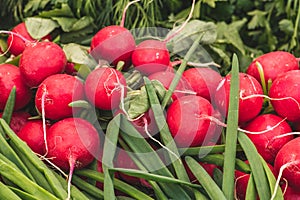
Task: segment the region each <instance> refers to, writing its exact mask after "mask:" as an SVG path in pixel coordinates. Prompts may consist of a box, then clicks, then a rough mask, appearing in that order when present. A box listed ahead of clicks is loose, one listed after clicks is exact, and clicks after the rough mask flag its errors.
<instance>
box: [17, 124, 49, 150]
mask: <svg viewBox="0 0 300 200" xmlns="http://www.w3.org/2000/svg"><path fill="white" fill-rule="evenodd" d="M49 128H50V124H48V123H47V124H46V131H47V130H49ZM17 135H18V136H19V138H21V139H22V140H23V141H24V142H26V143H27V145H28V146H29V147H30V148H31V149H32V151H34V152H35V153H37V154H40V155H44V154H45V153H46V148H45V139H44V130H43V121H42V120H31V121H28V122H27V123H26V124H25V125H24V126H23V128H22V129H21V130H20V131H19V132H18V134H17Z"/></svg>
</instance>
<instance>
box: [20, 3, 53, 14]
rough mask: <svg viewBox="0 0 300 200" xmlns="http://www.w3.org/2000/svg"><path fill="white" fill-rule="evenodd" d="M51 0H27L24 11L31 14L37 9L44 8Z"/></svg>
mask: <svg viewBox="0 0 300 200" xmlns="http://www.w3.org/2000/svg"><path fill="white" fill-rule="evenodd" d="M50 2H51V0H29V1H28V2H27V4H26V5H25V8H24V13H26V14H29V15H32V13H33V12H35V11H37V10H38V9H44V8H45V6H46V5H47V4H49V3H50Z"/></svg>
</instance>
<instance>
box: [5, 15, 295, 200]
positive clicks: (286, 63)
mask: <svg viewBox="0 0 300 200" xmlns="http://www.w3.org/2000/svg"><path fill="white" fill-rule="evenodd" d="M124 16H125V14H124ZM2 33H8V34H9V37H8V40H7V43H8V47H9V48H8V51H9V52H10V53H11V55H12V58H18V59H19V60H18V64H17V65H14V64H11V63H13V62H11V63H4V64H0V110H1V112H3V113H1V116H2V114H3V117H2V118H3V120H2V121H1V129H0V130H1V133H2V135H3V136H5V137H3V138H6V139H7V140H8V144H11V145H12V149H14V150H15V151H16V154H18V153H20V152H18V151H20V149H18V148H16V147H15V146H18V145H19V143H18V141H17V140H18V139H17V138H11V137H13V132H14V133H15V134H16V135H17V136H18V137H19V138H20V139H21V140H23V141H24V142H25V143H26V145H28V147H30V149H31V150H32V152H34V153H32V154H36V156H37V158H39V159H40V160H43V161H44V162H43V163H46V165H47V166H48V167H49V168H54V171H56V172H57V171H58V172H59V174H62V175H66V174H65V173H68V184H67V189H66V193H64V192H62V193H60V192H59V191H58V192H57V191H56V190H55V189H53V188H50V189H49V190H48V191H49V192H50V193H51V195H50V194H49V196H39V197H37V198H46V197H47V198H50V197H51V198H53V199H55V198H57V199H61V198H62V197H64V198H68V199H71V198H74V199H75V198H76V196H72V195H79V193H76V191H75V189H73V190H72V188H71V183H72V184H74V185H76V186H78V188H80V189H82V191H84V192H83V194H80V195H83V196H84V195H86V199H89V198H90V199H97V197H99V198H104V197H106V198H107V197H112V195H116V196H123V195H125V196H131V197H133V198H140V199H146V198H148V199H151V198H155V199H160V198H162V199H163V197H164V195H165V197H166V198H176V195H178V194H177V193H174V194H172V192H170V191H171V190H173V189H174V190H178V191H177V192H178V193H180V192H181V193H180V194H181V196H180V197H179V196H178V198H180V199H182V198H186V197H190V199H193V198H196V196H197V195H200V194H198V192H200V193H201V195H203V197H205V198H211V199H213V198H214V197H215V196H214V195H215V194H212V193H211V192H209V189H208V188H207V185H206V182H205V181H203V179H202V178H201V176H200V175H199V174H200V172H199V173H197V172H195V171H197V170H195V169H198V166H194V163H193V161H191V160H190V156H193V157H194V160H196V161H197V162H198V163H199V166H200V165H201V166H202V167H203V169H206V170H207V172H208V173H209V174H210V176H211V177H212V179H214V180H215V181H216V180H217V179H216V176H217V174H218V173H219V175H220V174H222V170H223V168H222V166H223V164H222V161H221V160H220V159H219V160H216V159H213V156H215V157H216V158H218V157H220V156H221V157H222V153H223V152H224V151H220V152H217V153H215V154H213V153H210V152H209V151H210V150H213V149H215V148H217V147H221V146H222V147H224V146H225V145H224V144H225V143H224V140H225V138H226V134H225V130H226V128H227V123H228V121H227V119H228V118H227V117H228V116H229V115H230V112H231V111H230V110H229V104H230V102H229V99H230V91H231V88H232V87H231V80H232V79H233V78H234V77H232V75H233V74H231V73H230V74H227V75H224V76H221V74H220V73H218V70H217V69H216V68H213V67H210V66H207V67H202V68H199V67H198V68H197V67H193V66H191V65H189V62H188V61H189V60H188V55H189V54H192V53H193V52H192V51H193V50H195V49H193V46H192V47H191V49H190V51H188V53H187V56H186V57H184V58H181V60H180V61H179V63H181V64H180V66H179V67H178V66H176V64H174V63H178V60H174V57H175V56H173V57H172V53H171V52H169V50H168V48H167V43H168V42H169V41H170V40H171V39H172V37H173V35H171V37H169V38H164V39H162V40H158V39H144V40H143V41H140V40H139V43H137V41H138V40H137V38H135V37H134V36H133V34H132V33H131V32H130V31H129V30H128V29H126V28H125V27H124V21H123V20H122V23H121V25H120V26H118V25H112V26H107V27H104V28H103V29H101V30H99V32H97V33H96V34H95V36H94V37H93V38H92V40H91V44H90V47H89V49H88V50H87V51H86V52H85V53H86V55H88V54H89V55H90V56H87V57H86V58H87V59H90V60H93V61H94V62H93V63H94V65H93V66H89V65H91V64H89V65H78V64H77V63H73V62H72V60H70V59H69V60H68V58H67V55H66V52H65V51H64V49H63V45H62V46H60V45H59V44H56V43H54V42H52V41H51V36H50V35H47V36H45V37H43V38H40V40H35V39H33V38H31V36H30V35H29V33H28V32H27V30H26V26H25V23H21V24H19V25H18V26H16V27H15V28H14V29H12V31H11V32H9V31H7V32H3V31H2ZM175 34H180V32H175ZM194 45H198V44H197V42H195V43H194ZM298 61H299V60H298V59H297V58H295V57H294V56H293V55H292V54H290V53H288V52H284V51H275V52H270V53H266V54H264V55H262V56H260V57H258V58H256V59H254V60H253V62H252V63H251V64H250V65H249V67H248V68H247V71H246V72H239V74H238V77H236V78H237V79H238V81H239V86H238V88H239V90H238V96H236V97H235V99H236V101H238V111H237V112H238V130H237V131H239V132H238V133H237V134H246V135H247V137H248V138H249V139H250V140H251V142H252V143H253V144H254V145H255V147H256V150H257V152H258V153H259V154H260V156H261V157H262V158H263V160H264V162H265V163H267V164H268V166H269V167H270V169H271V171H272V172H273V174H274V177H275V178H276V179H277V181H276V184H275V185H272V187H271V189H272V188H273V189H274V188H275V189H274V190H272V192H271V193H270V195H271V196H272V198H273V199H274V198H275V195H276V192H277V191H278V190H282V192H283V193H284V198H285V199H288V200H289V199H300V194H299V189H300V175H299V174H300V139H299V138H297V134H298V133H299V132H298V131H300V128H299V127H300V126H299V123H300V82H299V80H300V70H299V63H298ZM81 70H85V72H84V73H82V71H81ZM13 92H14V93H13ZM12 97H14V98H13V100H11V99H10V98H12ZM12 102H13V103H12ZM6 123H8V124H10V127H11V129H12V130H13V132H11V130H9V129H8V127H6V125H5V124H6ZM8 138H10V139H11V140H12V141H13V142H10V141H9V140H10V139H8ZM14 141H16V143H15V142H14ZM21 144H23V143H21ZM26 145H25V146H26ZM237 145H239V144H237ZM203 147H204V151H205V147H207V149H209V150H208V151H207V152H204V153H203V152H202V150H203ZM22 148H23V147H22ZM24 148H25V147H24ZM193 150H194V152H196V153H193ZM139 151H140V152H139ZM190 152H192V153H190ZM201 152H202V153H201ZM0 153H1V155H2V154H5V150H4V149H3V148H0ZM144 153H150V154H151V155H150V154H149V156H148V154H146V155H144V156H143V155H140V154H144ZM200 154H201V155H200ZM26 155H27V154H26ZM212 155H213V156H212ZM33 156H35V155H33ZM147 156H148V157H147ZM236 156H237V159H238V160H240V161H241V160H242V161H245V163H243V164H240V165H238V166H244V167H245V168H244V170H240V168H236V172H235V180H232V181H233V182H234V183H235V188H234V191H233V192H234V194H235V197H236V198H237V199H245V198H246V199H247V198H249V196H247V192H246V189H247V184H248V182H250V180H252V179H251V177H250V172H251V169H249V165H248V163H249V161H248V160H247V155H244V153H243V151H240V154H237V155H236ZM185 157H186V158H185ZM9 158H10V157H8V158H7V159H9ZM14 158H17V157H14ZM148 158H149V160H151V161H152V160H153V161H155V163H150V162H147V159H148ZM222 158H223V159H225V158H224V157H222ZM0 160H2V161H3V162H4V161H6V160H5V159H3V158H1V159H0ZM2 161H1V162H2ZM10 162H15V159H13V160H10ZM10 162H8V163H10ZM15 164H16V166H17V167H16V168H17V169H21V168H20V166H19V163H18V162H17V163H15ZM27 164H28V163H27ZM27 164H26V165H27ZM250 164H251V163H250ZM28 166H30V164H29V165H28ZM13 167H15V166H13ZM247 167H248V168H247ZM37 168H38V167H37ZM84 169H86V170H94V171H93V172H90V171H84ZM126 169H127V170H126ZM129 169H132V170H131V171H130V170H129ZM200 169H202V168H200ZM246 169H247V170H246ZM81 170H82V171H81ZM74 171H77V173H78V174H77V175H76V176H75V179H74V182H73V179H72V177H73V173H74ZM200 171H201V170H200ZM88 172H89V173H88ZM201 173H202V172H201ZM45 174H46V172H45ZM101 174H102V175H103V176H101ZM0 175H1V177H2V179H1V181H0V182H1V183H4V184H5V185H8V186H9V187H8V188H5V189H3V188H4V186H3V187H2V186H1V187H0V188H2V189H3V190H0V191H1V192H2V191H3V192H4V191H6V192H7V193H5V194H11V193H10V192H8V191H7V190H6V189H9V188H10V187H13V186H15V184H16V183H14V179H13V178H11V179H10V176H9V175H7V174H2V172H1V170H0ZM42 175H44V174H42ZM97 175H98V178H97V177H96V176H97ZM202 175H203V174H202ZM79 177H80V178H79ZM95 177H96V178H95ZM202 177H203V176H202ZM205 177H206V176H205ZM47 178H49V177H47ZM164 178H165V179H164ZM113 179H116V181H115V182H114V180H113ZM47 180H48V179H47ZM84 180H87V181H86V182H88V186H87V185H84V184H83V185H84V186H86V187H84V186H82V184H80V181H83V182H84ZM119 180H123V181H124V182H127V183H129V184H131V185H133V186H136V187H137V188H139V189H140V188H142V189H141V190H142V191H145V193H143V192H141V193H138V192H137V191H136V190H134V189H132V188H130V185H122V184H125V183H124V182H117V181H119ZM154 180H156V181H154ZM157 180H158V181H157ZM160 181H161V182H162V183H165V182H166V183H168V184H162V183H161V182H160ZM164 181H165V182H164ZM176 181H177V182H176ZM101 182H102V183H101ZM216 182H217V181H216ZM252 182H253V180H252ZM78 183H79V185H77V184H78ZM103 183H104V185H103ZM174 183H176V184H178V185H179V186H174V185H173V184H174ZM114 184H115V185H114ZM0 185H2V184H0ZM80 186H81V187H82V188H81V187H80ZM219 186H220V185H219ZM256 186H257V185H256ZM122 187H123V190H122ZM20 188H21V189H23V190H24V194H27V193H28V195H29V194H30V195H32V196H34V195H35V193H34V192H33V193H30V192H29V191H30V190H29V189H28V190H27V189H26V188H25V189H24V188H22V187H20V186H19V187H18V189H19V190H20ZM91 188H92V189H91ZM112 188H113V189H112ZM124 188H125V189H124ZM128 188H129V189H128ZM199 188H200V189H199ZM212 188H213V187H212ZM249 188H250V186H249ZM44 189H45V190H47V189H46V188H44ZM40 190H42V189H40ZM185 190H188V191H189V192H187V193H183V192H182V191H185ZM195 190H197V192H196V191H195ZM218 190H219V189H218ZM249 190H250V189H249ZM254 190H255V188H254ZM11 191H14V192H15V193H16V194H18V196H19V195H21V194H20V191H19V192H16V191H15V190H11ZM103 191H104V193H103ZM126 191H127V193H126ZM128 191H131V192H128ZM132 191H134V192H132ZM247 191H248V189H247ZM1 192H0V193H1ZM73 192H74V193H75V194H74V193H73ZM77 192H78V191H77ZM135 192H136V194H134V193H135ZM160 192H161V193H160ZM190 193H193V195H191V194H190ZM52 194H53V195H54V196H52ZM216 194H218V192H216ZM259 194H260V193H259ZM11 195H13V194H11ZM39 195H45V193H43V192H41V194H39ZM60 195H61V196H60ZM80 195H79V196H77V198H78V197H80ZM99 195H100V196H99ZM101 195H102V196H101ZM135 195H136V196H135ZM139 195H140V196H139ZM143 195H144V196H143ZM172 195H174V196H172ZM201 195H200V196H201ZM222 195H223V194H222V193H221V194H220V196H219V197H221V196H222ZM248 195H249V194H248ZM81 197H82V196H81ZM197 197H199V196H197ZM222 197H223V196H222ZM224 198H225V195H224ZM255 198H256V196H255ZM260 198H261V199H262V197H260ZM21 199H22V197H21Z"/></svg>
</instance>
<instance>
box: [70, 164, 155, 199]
mask: <svg viewBox="0 0 300 200" xmlns="http://www.w3.org/2000/svg"><path fill="white" fill-rule="evenodd" d="M75 174H77V175H80V176H83V177H87V178H90V179H93V180H96V181H99V182H102V183H103V181H104V174H103V173H101V172H98V171H95V170H90V169H81V170H77V171H76V172H75ZM113 181H114V187H115V189H117V190H119V191H121V192H124V193H125V194H128V195H129V196H131V197H132V198H134V199H138V200H153V199H152V198H151V197H149V196H148V195H146V194H145V193H143V192H142V191H140V190H138V189H136V188H135V187H133V186H132V185H130V184H128V183H125V182H123V181H121V180H119V179H116V178H115V179H114V180H113Z"/></svg>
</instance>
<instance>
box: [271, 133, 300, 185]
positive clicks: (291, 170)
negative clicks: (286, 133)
mask: <svg viewBox="0 0 300 200" xmlns="http://www.w3.org/2000/svg"><path fill="white" fill-rule="evenodd" d="M274 169H275V172H276V173H277V174H278V180H279V179H280V178H281V176H282V178H284V179H286V181H287V184H288V186H290V187H291V188H293V189H294V190H297V191H299V190H300V138H299V137H297V138H295V139H293V140H291V141H289V142H288V143H286V144H285V145H284V146H283V147H282V148H281V149H280V150H279V152H278V153H277V156H276V158H275V162H274ZM278 180H277V181H278Z"/></svg>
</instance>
